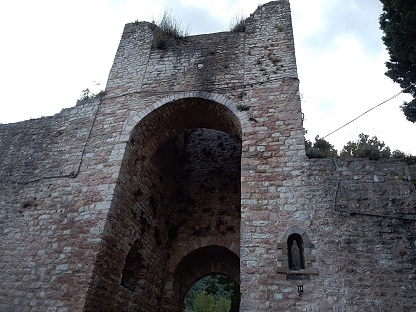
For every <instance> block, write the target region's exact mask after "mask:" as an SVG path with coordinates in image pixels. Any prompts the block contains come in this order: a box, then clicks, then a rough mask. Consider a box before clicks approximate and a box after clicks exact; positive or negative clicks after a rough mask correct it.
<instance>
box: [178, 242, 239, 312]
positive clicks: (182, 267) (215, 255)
mask: <svg viewBox="0 0 416 312" xmlns="http://www.w3.org/2000/svg"><path fill="white" fill-rule="evenodd" d="M217 276H222V277H223V281H224V280H225V281H226V282H228V283H231V281H232V282H233V284H234V286H235V287H236V288H234V289H233V290H234V291H235V293H233V297H232V298H233V299H234V302H232V303H233V310H231V311H238V307H239V284H240V259H239V257H238V256H237V255H236V254H235V253H234V252H232V251H231V250H229V249H228V248H225V247H222V246H215V245H211V246H206V247H201V248H198V249H196V250H194V251H192V252H190V253H189V254H188V255H186V256H185V257H184V258H183V259H182V260H181V261H180V263H179V264H178V266H177V268H176V270H175V274H174V283H173V291H174V297H175V301H176V311H182V310H184V307H185V304H186V296H187V295H188V293H189V291H191V290H192V287H193V286H194V285H195V283H198V282H199V281H201V280H204V278H209V277H217ZM218 280H221V278H219V279H216V280H213V279H212V278H211V282H212V281H213V282H214V283H211V286H215V284H216V282H217V281H218ZM213 284H214V285H213ZM207 286H209V285H207ZM204 290H206V289H204ZM230 298H231V296H230ZM235 300H237V301H235Z"/></svg>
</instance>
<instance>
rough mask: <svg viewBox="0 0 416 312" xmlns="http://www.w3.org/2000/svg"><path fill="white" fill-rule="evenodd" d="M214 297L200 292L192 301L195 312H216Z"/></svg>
mask: <svg viewBox="0 0 416 312" xmlns="http://www.w3.org/2000/svg"><path fill="white" fill-rule="evenodd" d="M215 310H216V307H215V301H214V297H213V296H212V295H210V294H207V293H206V292H205V291H201V292H200V293H199V294H198V295H197V296H196V297H195V301H194V311H195V312H216V311H215Z"/></svg>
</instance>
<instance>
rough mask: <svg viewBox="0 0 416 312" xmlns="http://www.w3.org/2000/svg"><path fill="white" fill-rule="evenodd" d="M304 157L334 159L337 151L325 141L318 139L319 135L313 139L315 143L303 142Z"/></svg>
mask: <svg viewBox="0 0 416 312" xmlns="http://www.w3.org/2000/svg"><path fill="white" fill-rule="evenodd" d="M305 148H306V156H308V157H309V158H325V157H336V156H337V150H336V149H335V148H334V146H333V145H332V144H330V143H329V142H328V141H327V140H325V139H323V138H320V137H319V135H317V136H316V137H315V142H314V143H312V142H311V141H309V140H306V141H305Z"/></svg>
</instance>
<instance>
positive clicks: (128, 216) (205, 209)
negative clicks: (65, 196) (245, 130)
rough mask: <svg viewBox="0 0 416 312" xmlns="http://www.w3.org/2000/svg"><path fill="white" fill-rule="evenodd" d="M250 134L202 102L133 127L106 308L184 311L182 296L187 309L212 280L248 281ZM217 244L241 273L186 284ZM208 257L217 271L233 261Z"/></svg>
mask: <svg viewBox="0 0 416 312" xmlns="http://www.w3.org/2000/svg"><path fill="white" fill-rule="evenodd" d="M240 135H241V128H240V124H239V122H238V118H237V117H236V116H235V115H234V113H233V112H232V111H230V110H229V109H228V108H227V107H225V106H223V105H221V104H218V103H216V102H213V101H210V100H205V99H197V98H188V99H180V100H176V101H174V102H171V103H168V104H166V105H163V106H162V107H160V108H158V109H155V110H154V111H152V112H151V113H149V114H148V115H147V116H145V117H144V118H143V119H142V120H141V121H140V122H139V123H138V124H137V126H136V127H135V128H134V129H133V131H132V134H131V137H130V140H129V142H128V146H127V148H126V152H125V155H124V158H123V162H122V166H121V170H120V173H119V179H118V183H117V188H116V192H115V194H114V200H113V202H112V207H111V211H110V213H109V216H108V222H109V223H110V224H111V227H109V228H110V229H111V230H110V231H108V233H107V237H106V242H107V245H106V246H105V249H104V250H103V252H102V255H101V257H100V259H101V261H100V262H98V263H97V269H96V270H97V273H96V278H97V281H98V282H97V286H96V287H95V289H93V291H95V296H96V297H98V296H100V297H103V296H104V297H106V298H107V300H106V307H105V309H104V310H109V309H110V310H119V311H124V310H134V311H158V310H163V311H177V306H178V302H179V301H178V298H179V292H178V291H177V290H178V289H180V290H181V291H180V297H181V300H182V302H183V299H184V296H185V294H186V291H185V290H188V289H189V288H190V287H191V285H192V283H194V282H195V281H196V280H197V279H199V278H201V277H203V276H205V275H209V274H213V273H221V274H225V275H227V276H231V277H232V278H233V279H234V280H236V281H238V279H239V260H238V256H236V255H235V253H234V252H236V253H239V245H240V242H239V240H240V214H241V212H240V210H241V209H240V197H241V185H240V184H241V182H240V180H241V169H240V164H241V137H240ZM207 245H216V246H218V247H217V248H224V249H225V250H227V251H228V252H230V253H232V254H233V255H235V257H237V258H236V259H237V260H235V259H234V262H233V267H234V269H233V270H234V271H233V273H232V274H233V275H230V273H229V271H226V272H222V271H219V272H217V271H215V270H212V266H207V268H208V267H209V268H210V270H206V271H204V272H205V273H204V274H203V275H201V274H197V276H196V275H195V276H196V277H195V276H194V277H195V278H194V279H193V280H192V281H188V280H187V279H184V278H182V277H180V276H182V275H181V274H179V273H178V272H180V270H179V271H178V270H177V268H178V263H180V262H181V261H182V260H183V259H184V257H185V255H189V254H191V253H192V251H193V250H194V249H197V250H198V248H199V247H204V246H207ZM230 246H233V247H232V249H233V252H232V251H230V250H229V249H228V247H230ZM203 250H205V249H203ZM208 250H210V251H211V252H213V253H210V255H211V254H215V255H216V256H215V257H214V260H215V261H214V263H217V264H219V263H222V262H223V261H224V259H228V258H230V257H229V254H228V253H227V252H225V251H222V252H218V250H217V249H208ZM209 257H210V256H209ZM108 259H111V261H108ZM225 261H226V262H227V261H228V260H225ZM181 263H182V262H181ZM211 264H212V263H211ZM178 274H179V275H178ZM180 280H181V281H182V282H181V283H178V281H180ZM173 281H174V282H173ZM185 281H186V283H185ZM170 283H171V284H172V287H171V286H169V285H170ZM173 284H174V285H173ZM184 285H185V286H184ZM178 287H179V288H178ZM184 287H185V288H184ZM144 298H145V300H144ZM98 308H99V307H98Z"/></svg>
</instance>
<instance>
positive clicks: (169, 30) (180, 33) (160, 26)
mask: <svg viewBox="0 0 416 312" xmlns="http://www.w3.org/2000/svg"><path fill="white" fill-rule="evenodd" d="M153 25H154V27H153V28H152V30H153V42H152V47H153V48H158V49H165V48H166V46H167V42H168V39H169V38H174V39H181V38H184V37H187V36H189V31H188V30H185V29H183V28H182V23H181V22H180V21H179V20H177V19H176V18H175V17H173V16H172V13H171V12H170V11H165V12H164V13H163V16H162V18H161V19H160V20H159V21H158V22H155V21H153Z"/></svg>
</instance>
